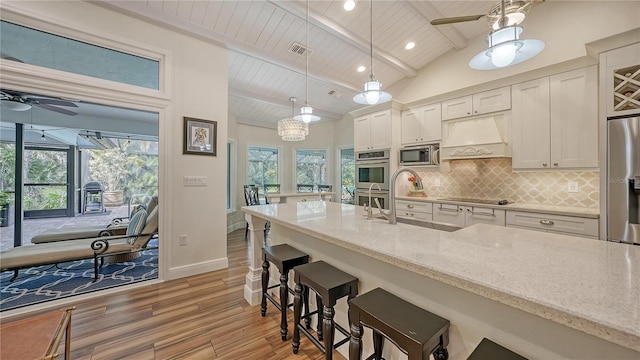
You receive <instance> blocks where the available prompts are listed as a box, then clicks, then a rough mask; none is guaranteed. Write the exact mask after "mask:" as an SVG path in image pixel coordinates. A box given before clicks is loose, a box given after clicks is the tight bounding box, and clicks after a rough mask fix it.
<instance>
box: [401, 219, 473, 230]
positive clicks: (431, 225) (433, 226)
mask: <svg viewBox="0 0 640 360" xmlns="http://www.w3.org/2000/svg"><path fill="white" fill-rule="evenodd" d="M397 221H398V222H399V223H403V224H409V225H415V226H420V227H424V228H429V229H434V230H440V231H446V232H454V231H456V230H460V229H462V228H461V227H458V226H454V225H448V224H441V223H432V222H425V221H416V220H411V219H405V218H400V217H399V218H397Z"/></svg>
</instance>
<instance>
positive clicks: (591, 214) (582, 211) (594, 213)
mask: <svg viewBox="0 0 640 360" xmlns="http://www.w3.org/2000/svg"><path fill="white" fill-rule="evenodd" d="M396 200H408V201H420V202H430V203H434V202H437V203H444V204H458V205H469V204H474V203H468V202H460V201H450V200H441V199H438V198H431V197H419V196H396ZM477 205H478V206H482V207H487V208H492V209H503V210H514V211H525V212H533V213H540V214H550V215H566V216H578V217H583V218H590V219H598V218H599V217H600V209H598V208H585V207H576V206H557V205H541V204H524V203H517V202H514V203H510V204H507V205H498V204H495V205H492V204H477Z"/></svg>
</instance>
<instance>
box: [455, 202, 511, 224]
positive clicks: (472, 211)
mask: <svg viewBox="0 0 640 360" xmlns="http://www.w3.org/2000/svg"><path fill="white" fill-rule="evenodd" d="M480 223H482V224H491V225H499V226H505V211H504V210H500V209H493V208H485V207H479V206H467V207H466V211H465V219H464V226H470V225H473V224H480Z"/></svg>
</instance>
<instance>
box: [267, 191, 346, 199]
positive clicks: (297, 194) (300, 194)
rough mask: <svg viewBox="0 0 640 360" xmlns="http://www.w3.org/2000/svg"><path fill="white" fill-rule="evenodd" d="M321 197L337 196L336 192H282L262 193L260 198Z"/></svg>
mask: <svg viewBox="0 0 640 360" xmlns="http://www.w3.org/2000/svg"><path fill="white" fill-rule="evenodd" d="M320 195H323V196H325V195H335V192H334V191H323V192H317V191H314V192H282V193H266V194H264V193H261V194H260V196H264V197H266V198H267V199H272V198H282V197H305V196H318V198H319V197H320Z"/></svg>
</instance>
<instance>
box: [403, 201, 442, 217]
mask: <svg viewBox="0 0 640 360" xmlns="http://www.w3.org/2000/svg"><path fill="white" fill-rule="evenodd" d="M432 213H433V204H431V203H426V202H421V201H406V200H396V217H399V218H403V219H410V220H417V221H429V222H431V221H432V220H433V216H432Z"/></svg>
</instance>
